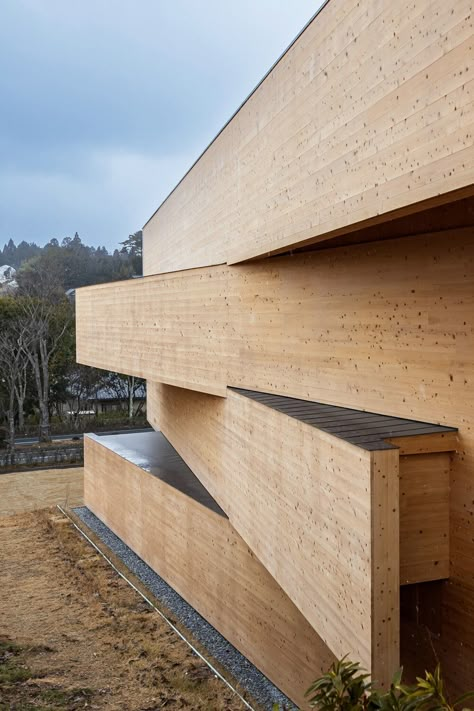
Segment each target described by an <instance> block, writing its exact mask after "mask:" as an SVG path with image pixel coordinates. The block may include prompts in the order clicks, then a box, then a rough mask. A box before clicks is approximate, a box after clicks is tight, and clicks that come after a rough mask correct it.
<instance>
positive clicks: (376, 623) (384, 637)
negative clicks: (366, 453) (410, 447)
mask: <svg viewBox="0 0 474 711" xmlns="http://www.w3.org/2000/svg"><path fill="white" fill-rule="evenodd" d="M371 502H372V505H371V517H372V670H371V671H372V679H373V680H375V681H377V682H378V683H379V684H381V685H382V686H383V687H384V688H388V687H389V686H390V682H391V680H392V677H393V674H394V673H395V671H396V670H397V669H398V667H399V665H400V543H399V540H400V532H399V455H398V452H397V450H384V451H378V452H372V453H371Z"/></svg>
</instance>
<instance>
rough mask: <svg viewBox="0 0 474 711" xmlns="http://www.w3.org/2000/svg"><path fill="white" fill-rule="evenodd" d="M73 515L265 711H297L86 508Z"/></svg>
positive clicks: (79, 509) (75, 510) (82, 507)
mask: <svg viewBox="0 0 474 711" xmlns="http://www.w3.org/2000/svg"><path fill="white" fill-rule="evenodd" d="M74 513H75V514H76V515H77V516H78V517H79V518H80V519H81V520H82V521H83V522H84V523H85V524H86V525H87V526H88V527H89V528H90V529H91V530H92V531H94V533H95V534H96V535H97V536H98V537H99V538H100V539H101V541H102V542H103V543H105V545H106V546H108V547H109V548H110V549H111V550H112V551H113V552H114V553H115V555H117V556H118V557H119V558H120V560H121V561H122V562H123V563H124V564H125V565H126V566H127V568H128V569H129V570H131V572H132V573H133V574H134V575H136V576H137V578H138V579H139V580H141V582H142V583H143V584H144V585H146V587H147V588H148V589H149V590H150V591H151V592H152V593H153V595H154V596H155V597H156V598H157V599H158V600H160V602H161V603H162V604H163V606H164V607H166V608H167V609H168V610H169V611H170V612H172V613H173V614H174V615H175V616H176V618H177V619H178V620H180V622H182V624H183V625H184V626H185V627H186V628H187V629H188V630H189V631H190V632H191V633H192V635H193V637H194V638H195V639H197V640H198V641H199V642H200V643H201V644H202V645H203V646H204V647H205V648H206V649H207V650H208V651H209V654H210V656H211V657H214V659H216V660H217V661H218V662H220V664H222V666H223V667H224V668H225V669H227V670H228V671H229V672H230V674H231V675H232V676H233V677H234V679H235V680H236V682H237V683H238V684H239V685H240V686H241V687H242V688H243V689H245V690H246V691H247V692H248V693H249V694H250V696H252V698H253V699H255V701H257V702H258V703H259V704H260V705H261V706H262V707H263V708H264V709H268V710H269V711H271V709H272V708H273V704H275V703H278V704H279V707H280V709H288V710H289V711H293V710H294V711H296V707H295V706H294V704H293V703H292V702H291V701H290V700H289V699H288V698H287V697H286V696H285V695H284V694H283V693H282V692H281V691H279V689H277V687H276V686H274V685H273V684H272V682H271V681H270V680H269V679H267V677H266V676H264V675H263V674H262V673H261V672H260V671H259V670H258V669H257V668H256V667H255V666H254V665H253V664H252V663H251V662H249V660H248V659H247V658H246V657H244V656H243V655H242V654H241V653H240V652H239V651H238V650H237V649H236V648H235V647H234V646H232V645H231V644H230V642H228V641H227V640H226V639H225V638H224V637H223V636H222V635H221V634H220V633H219V632H218V631H217V630H216V629H214V627H212V625H210V624H209V622H207V621H206V620H205V619H204V618H203V617H201V615H200V614H199V613H198V612H196V610H195V609H194V608H193V607H191V605H189V604H188V603H187V602H186V601H185V600H184V599H183V598H182V597H181V596H180V595H178V593H177V592H176V591H175V590H173V588H172V587H170V586H169V585H168V583H166V582H165V581H164V580H163V578H160V576H159V575H158V574H157V573H155V572H154V571H153V570H152V569H151V568H150V566H148V565H147V564H146V563H145V562H144V561H143V560H142V559H141V558H139V557H138V556H137V555H136V554H135V553H134V552H133V551H132V550H131V549H130V548H129V547H128V546H127V545H125V543H124V542H123V541H122V540H121V539H120V538H119V537H118V536H116V535H115V534H114V533H112V531H111V530H110V528H108V527H107V526H106V525H105V524H104V523H102V521H101V520H100V519H99V518H97V516H95V515H94V514H93V513H92V511H89V509H88V508H87V507H86V506H81V507H78V508H75V509H74Z"/></svg>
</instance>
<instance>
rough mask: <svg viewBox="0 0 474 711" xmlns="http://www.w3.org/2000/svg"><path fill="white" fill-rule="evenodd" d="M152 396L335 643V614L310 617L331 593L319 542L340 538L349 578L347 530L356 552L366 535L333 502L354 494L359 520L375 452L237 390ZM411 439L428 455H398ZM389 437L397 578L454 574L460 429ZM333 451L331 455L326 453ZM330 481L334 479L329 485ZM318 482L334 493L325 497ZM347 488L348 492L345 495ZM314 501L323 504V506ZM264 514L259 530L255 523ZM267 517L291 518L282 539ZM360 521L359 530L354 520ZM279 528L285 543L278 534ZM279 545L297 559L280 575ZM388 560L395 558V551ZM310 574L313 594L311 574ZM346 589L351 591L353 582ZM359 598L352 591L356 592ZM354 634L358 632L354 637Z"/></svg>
mask: <svg viewBox="0 0 474 711" xmlns="http://www.w3.org/2000/svg"><path fill="white" fill-rule="evenodd" d="M147 393H148V395H147V398H148V400H147V402H148V418H149V422H150V424H151V425H152V426H153V427H154V428H155V429H156V430H160V431H162V432H163V433H164V434H165V435H166V437H167V438H168V439H169V441H170V442H171V443H172V444H173V447H175V449H176V450H177V451H178V452H179V453H180V455H181V456H182V458H183V459H184V460H185V461H186V462H188V464H189V466H190V467H191V468H192V469H193V471H194V472H195V474H196V475H197V476H198V478H199V479H201V480H202V482H203V484H204V485H205V487H206V488H207V489H208V490H209V491H210V492H211V494H212V496H213V497H214V498H215V499H216V501H217V502H218V503H219V505H220V506H221V507H222V508H223V509H224V511H226V513H227V514H228V516H229V518H230V520H231V521H232V523H233V525H234V526H235V528H236V530H237V531H238V532H239V533H240V534H241V536H242V537H243V538H244V540H245V541H246V542H247V543H248V544H249V546H250V547H251V548H252V550H254V551H255V552H256V553H257V555H259V556H260V560H261V561H262V562H263V563H264V565H265V566H266V567H267V568H268V570H270V571H271V572H272V573H273V575H274V576H275V577H276V579H277V580H278V581H279V582H280V585H281V586H282V587H283V588H284V589H285V590H287V591H288V594H289V595H290V597H291V599H294V600H295V601H296V603H297V604H299V605H300V609H301V610H302V612H303V613H304V614H306V615H307V616H308V619H310V620H312V621H313V624H314V626H315V628H316V629H317V630H318V631H319V632H320V634H321V635H322V637H323V638H324V639H327V640H328V643H329V644H330V640H329V637H327V636H326V633H324V632H322V631H321V630H320V628H319V625H320V624H321V619H322V618H323V619H326V620H327V621H328V622H327V624H328V625H329V626H330V628H331V630H333V629H335V628H337V625H336V626H335V627H334V625H333V621H332V620H329V619H328V615H327V614H325V615H323V616H322V615H321V613H320V611H317V612H316V614H315V615H314V616H313V615H312V614H311V608H313V609H317V608H318V605H319V604H320V601H319V595H323V596H324V595H325V594H326V590H325V588H324V585H321V584H320V582H319V581H318V580H317V579H315V578H314V576H315V575H316V576H317V575H319V573H320V572H321V570H322V569H323V568H324V569H325V567H326V565H327V560H328V558H327V555H326V553H324V554H321V553H320V555H319V556H318V555H316V554H315V546H316V547H317V546H318V532H320V527H321V526H322V527H323V529H324V547H325V548H326V545H327V540H326V537H327V536H328V535H333V536H335V537H336V538H337V543H336V542H335V543H334V545H333V546H332V550H333V552H334V555H335V556H336V559H337V561H338V563H339V565H340V572H341V576H342V577H343V578H344V580H345V578H346V576H350V575H351V572H352V564H351V563H348V562H347V561H344V556H346V555H347V556H349V558H350V559H351V560H352V559H353V552H352V550H351V545H347V546H346V545H345V543H344V536H345V535H346V534H347V535H348V536H349V538H350V540H351V541H353V542H354V543H356V545H357V550H358V551H359V553H360V552H361V550H362V549H363V548H364V546H363V544H362V543H361V541H360V536H359V535H358V534H359V531H357V530H356V531H349V528H350V523H349V521H348V519H347V515H346V510H345V508H344V510H342V511H341V512H340V514H341V520H340V521H339V520H337V508H336V509H335V506H336V505H335V504H334V501H336V502H340V501H341V500H344V501H348V500H349V499H351V498H352V497H354V499H355V503H354V507H353V508H352V509H351V510H352V513H353V514H354V516H356V519H358V517H359V514H360V511H358V510H357V511H356V509H357V507H358V506H359V505H360V503H361V501H362V497H361V496H360V492H359V487H362V489H364V486H365V485H366V482H364V481H363V480H362V479H361V478H360V477H359V475H358V472H361V474H363V472H364V471H365V470H366V466H365V463H366V462H367V461H368V458H370V452H366V451H363V450H361V449H359V448H357V447H354V446H353V445H350V444H348V443H347V442H344V441H343V440H341V439H339V438H337V437H333V436H331V435H328V434H325V433H324V432H322V431H320V430H318V429H315V428H314V427H312V426H311V425H308V424H305V423H304V422H302V421H300V420H297V419H294V418H292V417H288V416H287V415H285V414H283V413H280V412H277V411H275V410H272V409H270V408H268V407H266V406H265V405H262V404H260V403H258V402H255V401H254V400H252V399H249V398H247V397H245V396H244V395H241V394H239V393H236V392H233V391H230V392H229V395H228V397H227V398H220V397H215V396H210V395H205V394H203V393H196V392H189V391H188V390H184V389H181V388H175V387H170V386H167V385H161V384H159V383H152V382H150V381H148V385H147ZM407 439H410V440H411V443H410V444H411V448H412V449H415V448H418V449H420V448H421V447H423V448H424V452H423V453H418V454H411V455H402V456H400V457H399V455H400V452H402V451H403V447H404V442H405V441H406V440H407ZM392 442H393V443H394V444H395V445H396V446H397V450H396V460H397V461H396V469H397V471H398V469H399V471H400V496H399V501H400V576H399V578H400V584H401V585H403V584H407V583H420V582H425V581H431V580H439V579H443V578H448V577H449V473H450V467H451V454H450V453H451V452H452V451H455V450H456V448H457V435H456V433H455V432H453V433H449V435H444V436H443V438H439V437H438V435H422V436H421V437H418V436H416V435H414V436H412V437H410V438H393V439H392ZM399 445H401V448H399ZM328 449H329V450H330V451H331V453H332V454H331V457H329V459H328V458H327V457H326V451H327V450H328ZM387 456H390V455H387ZM344 458H347V460H348V461H349V462H351V461H352V464H351V465H350V466H349V465H348V463H347V462H346V463H345V464H344V465H343V467H342V469H343V471H344V475H343V476H344V477H345V476H347V477H348V480H347V481H346V480H345V479H343V478H341V475H340V474H339V464H340V460H341V459H344ZM398 460H399V462H398ZM328 461H329V464H327V462H328ZM321 467H322V468H323V469H322V470H321ZM333 470H336V472H337V476H338V477H339V478H337V476H336V475H335V474H334V471H333ZM325 477H328V479H329V483H326V484H325V483H324V479H325ZM353 482H355V483H353ZM338 485H339V486H340V489H339V488H338ZM321 487H322V488H323V490H324V496H325V497H327V499H324V500H323V497H322V496H321V493H320V489H321ZM342 491H344V492H346V495H345V497H342V499H341V492H342ZM250 492H252V493H251V495H250ZM301 492H304V495H303V496H302V494H301ZM392 493H393V492H392ZM301 498H303V499H304V501H301ZM314 500H317V501H318V502H319V503H318V506H316V505H315V504H314ZM366 504H367V502H366ZM319 508H320V509H321V510H319ZM349 508H350V507H349ZM265 516H267V517H268V520H266V519H265ZM313 516H314V518H313ZM326 516H328V517H329V523H328V522H327V521H325V517H326ZM257 519H258V521H259V524H260V525H261V526H262V529H261V530H260V526H259V525H256V524H255V521H256V520H257ZM270 521H285V522H286V528H285V527H283V529H282V531H277V532H276V535H275V531H274V529H273V528H272V527H271V526H270V524H269V522H270ZM354 524H355V527H356V528H357V520H356V521H355V522H354ZM300 528H301V530H300ZM339 531H343V533H339ZM291 532H294V534H295V536H296V539H297V540H294V539H293V538H292V533H291ZM279 533H281V535H282V536H283V537H284V542H280V541H278V540H277V538H278V534H279ZM282 546H284V547H283V548H282ZM269 547H270V548H269ZM366 548H367V546H366ZM282 549H283V550H285V551H287V552H288V555H289V558H290V560H289V561H285V563H284V564H283V562H282V564H281V571H280V565H278V571H279V572H275V570H274V566H275V561H274V559H273V557H272V556H273V555H274V554H275V555H280V551H281V550H282ZM269 553H270V556H271V557H270V563H269V562H268V555H269ZM307 556H311V557H315V558H316V559H317V560H319V566H318V565H317V564H315V563H314V562H313V563H312V564H311V565H309V564H308V560H307ZM391 558H392V562H393V560H394V556H393V554H392V556H391ZM320 566H322V567H320ZM357 566H359V563H357V565H356V567H357ZM329 567H331V563H329ZM335 567H337V566H335ZM358 570H359V571H361V569H360V568H358ZM361 572H362V574H363V575H364V574H367V571H361ZM342 573H343V575H342ZM307 575H308V576H309V577H310V578H311V580H312V582H313V583H314V584H315V590H312V589H311V584H308V582H307V581H305V580H304V578H305V576H307ZM286 578H288V580H286ZM339 582H340V579H339V581H338V580H336V579H334V584H335V585H336V586H337V585H338V583H339ZM345 584H346V583H345ZM293 587H296V589H297V597H293V594H294V591H293ZM345 591H346V592H348V594H349V591H350V588H349V586H346V587H345ZM353 595H354V593H353V591H350V596H351V597H353ZM298 596H299V599H300V600H301V603H298ZM327 597H328V598H330V599H328V600H326V599H325V600H323V601H322V604H323V605H325V604H329V606H333V605H337V604H338V596H337V594H336V593H335V592H334V590H332V591H331V593H330V594H328V595H327ZM308 605H309V609H310V612H308ZM337 614H338V615H340V612H339V611H338V613H337ZM349 614H352V613H349ZM341 624H342V626H343V627H344V626H345V621H344V620H343V619H341ZM357 632H358V630H357V629H355V630H354V633H357ZM337 634H338V635H339V639H343V644H346V652H347V651H348V650H349V644H350V643H351V641H350V639H349V643H348V636H347V633H346V634H342V633H341V632H340V631H339V630H338V631H337ZM339 651H340V650H339ZM346 652H342V654H345V653H346ZM342 654H341V656H342Z"/></svg>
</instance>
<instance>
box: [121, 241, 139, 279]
mask: <svg viewBox="0 0 474 711" xmlns="http://www.w3.org/2000/svg"><path fill="white" fill-rule="evenodd" d="M120 244H121V245H123V247H122V249H121V250H120V251H121V253H122V254H127V255H128V256H129V257H130V258H131V260H132V265H133V268H134V271H135V274H137V275H141V274H142V273H143V267H142V257H143V232H142V230H139V231H138V232H134V233H133V234H132V235H129V236H128V239H126V240H124V242H120Z"/></svg>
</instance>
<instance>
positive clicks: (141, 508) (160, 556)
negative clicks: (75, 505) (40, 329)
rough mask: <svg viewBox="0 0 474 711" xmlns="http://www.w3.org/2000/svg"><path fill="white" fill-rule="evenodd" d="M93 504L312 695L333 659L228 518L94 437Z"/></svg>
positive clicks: (261, 660)
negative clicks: (312, 685) (313, 686)
mask: <svg viewBox="0 0 474 711" xmlns="http://www.w3.org/2000/svg"><path fill="white" fill-rule="evenodd" d="M84 495H85V503H86V505H87V506H88V507H89V508H90V509H91V510H92V511H93V512H94V513H95V514H96V515H97V516H99V518H100V519H101V520H102V521H104V523H106V525H107V526H109V527H110V528H111V529H112V530H113V531H114V533H116V534H117V535H118V536H119V537H120V538H121V539H122V540H123V541H124V542H125V543H126V544H127V545H128V546H130V548H132V550H134V551H135V552H136V553H137V554H138V555H139V556H140V557H141V558H143V560H145V561H146V562H147V563H148V564H149V565H150V566H151V567H152V568H153V569H154V570H155V571H157V572H158V573H159V575H161V576H162V577H163V578H164V579H165V580H166V581H167V582H168V583H169V584H170V585H171V586H172V587H173V588H174V589H175V590H176V591H177V592H178V593H179V594H180V595H182V596H183V597H184V598H185V600H187V601H188V602H189V603H190V604H191V605H192V606H193V607H195V608H196V609H197V610H198V612H200V614H201V615H203V617H205V618H206V619H207V620H209V622H211V624H212V625H213V626H214V627H216V629H218V630H219V632H221V633H222V634H223V635H224V637H226V638H227V639H228V640H229V641H230V642H231V643H232V644H234V645H235V646H236V647H237V648H238V649H239V650H240V651H241V652H242V653H243V654H244V655H246V656H247V657H248V658H249V659H250V660H251V661H252V662H253V663H254V664H255V665H256V666H257V667H258V668H259V669H260V670H261V671H262V672H263V673H264V674H266V675H267V676H268V677H269V678H270V679H271V680H272V681H273V682H274V683H275V684H276V685H277V686H278V687H279V688H281V689H282V690H283V691H284V692H285V693H286V694H287V695H289V696H290V698H292V699H293V700H294V701H295V703H297V704H299V705H300V706H301V708H307V705H306V704H305V701H304V698H303V693H304V691H305V689H306V688H307V687H308V686H309V684H310V683H311V682H312V681H313V680H314V678H315V676H317V675H318V673H319V672H320V671H323V670H324V669H325V668H326V667H327V665H329V664H330V663H331V662H332V661H333V659H334V658H333V655H332V654H331V652H330V651H329V650H328V648H327V647H326V645H325V644H324V643H323V642H322V640H321V639H320V638H319V637H318V635H317V634H316V632H315V631H314V630H313V629H312V628H311V626H310V625H309V624H308V622H307V621H306V620H305V618H304V617H303V615H301V613H300V612H299V611H298V609H297V608H296V607H295V605H294V604H293V603H292V602H291V601H290V599H289V598H288V597H287V596H286V595H285V594H284V592H283V591H282V590H281V588H280V587H279V586H278V585H277V584H276V582H275V581H274V579H273V578H272V577H271V575H270V574H269V573H268V572H267V571H266V570H265V568H264V567H263V566H262V565H261V564H260V563H259V561H258V560H257V558H256V557H255V556H254V555H253V553H252V552H251V551H250V549H249V548H248V547H247V545H246V544H245V543H244V541H243V540H242V538H241V537H240V536H239V535H238V534H237V533H236V532H235V530H234V529H233V528H232V526H231V524H230V523H229V521H228V519H226V518H225V517H223V516H220V515H219V514H216V513H215V512H214V511H211V510H210V509H209V508H206V507H205V506H202V505H201V504H199V503H198V502H196V501H195V500H193V499H192V498H190V497H188V496H186V495H185V494H183V493H182V492H180V491H178V490H177V489H176V488H173V487H172V486H169V485H168V484H166V483H165V482H164V481H162V480H160V479H159V478H157V477H154V476H152V475H151V474H149V473H148V472H146V471H144V470H143V469H141V468H140V467H138V466H136V465H135V464H132V463H131V462H130V461H127V460H126V459H125V458H122V457H120V456H118V455H117V454H116V453H114V452H113V451H112V450H111V449H109V448H107V447H105V446H104V445H102V444H100V443H99V442H98V441H96V440H93V439H91V438H88V437H86V438H85V482H84Z"/></svg>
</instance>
